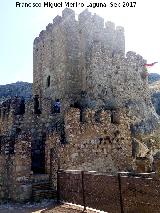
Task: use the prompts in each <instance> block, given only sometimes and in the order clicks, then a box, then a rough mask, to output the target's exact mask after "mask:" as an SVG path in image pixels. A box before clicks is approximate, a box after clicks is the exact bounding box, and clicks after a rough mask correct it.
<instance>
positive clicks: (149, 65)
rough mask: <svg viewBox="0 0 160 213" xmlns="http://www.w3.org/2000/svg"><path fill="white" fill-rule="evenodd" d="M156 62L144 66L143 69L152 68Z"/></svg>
mask: <svg viewBox="0 0 160 213" xmlns="http://www.w3.org/2000/svg"><path fill="white" fill-rule="evenodd" d="M157 63H158V62H153V63H151V64H144V66H145V67H152V66H153V65H155V64H157Z"/></svg>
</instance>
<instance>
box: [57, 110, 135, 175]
mask: <svg viewBox="0 0 160 213" xmlns="http://www.w3.org/2000/svg"><path fill="white" fill-rule="evenodd" d="M83 113H84V118H83V119H84V122H80V111H79V110H78V109H74V108H71V109H70V110H69V111H68V113H67V114H66V116H65V134H66V139H67V141H68V143H67V144H65V145H64V147H61V149H60V161H61V162H60V166H61V168H62V169H83V170H84V169H85V170H95V171H105V172H108V173H115V172H117V171H121V170H131V163H132V145H131V133H130V125H129V122H127V116H126V115H125V112H124V111H123V110H117V111H109V110H108V111H104V110H102V111H100V112H95V111H94V110H86V111H85V112H83Z"/></svg>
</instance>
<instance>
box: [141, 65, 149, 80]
mask: <svg viewBox="0 0 160 213" xmlns="http://www.w3.org/2000/svg"><path fill="white" fill-rule="evenodd" d="M148 75H149V73H148V70H147V68H146V67H145V68H144V69H143V71H142V72H141V77H142V79H146V78H147V77H148Z"/></svg>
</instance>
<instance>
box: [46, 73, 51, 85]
mask: <svg viewBox="0 0 160 213" xmlns="http://www.w3.org/2000/svg"><path fill="white" fill-rule="evenodd" d="M50 84H51V77H50V75H49V76H48V77H47V87H50Z"/></svg>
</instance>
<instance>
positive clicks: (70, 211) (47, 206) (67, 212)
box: [0, 200, 95, 213]
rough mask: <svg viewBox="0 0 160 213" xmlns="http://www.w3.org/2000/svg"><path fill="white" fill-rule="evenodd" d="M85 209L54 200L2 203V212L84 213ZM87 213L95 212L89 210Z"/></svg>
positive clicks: (0, 209)
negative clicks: (57, 203)
mask: <svg viewBox="0 0 160 213" xmlns="http://www.w3.org/2000/svg"><path fill="white" fill-rule="evenodd" d="M82 212H83V209H82V208H80V207H76V206H71V205H66V204H65V205H59V206H56V204H55V203H54V201H47V200H46V201H43V202H41V203H34V204H31V203H28V204H21V205H20V204H3V205H0V213H82ZM86 213H95V211H91V210H87V211H86Z"/></svg>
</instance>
